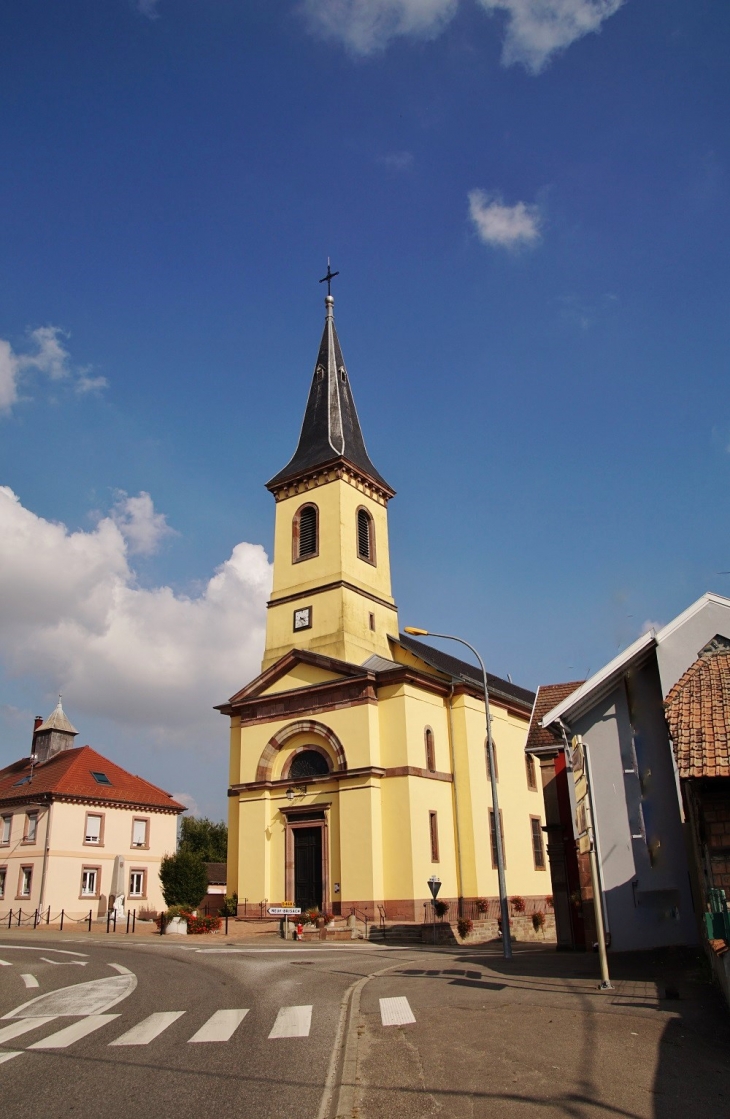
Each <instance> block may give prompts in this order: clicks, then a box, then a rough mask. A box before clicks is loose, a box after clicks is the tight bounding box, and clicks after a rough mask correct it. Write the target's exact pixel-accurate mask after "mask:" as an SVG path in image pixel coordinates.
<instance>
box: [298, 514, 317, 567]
mask: <svg viewBox="0 0 730 1119" xmlns="http://www.w3.org/2000/svg"><path fill="white" fill-rule="evenodd" d="M318 555H319V510H318V509H317V506H316V505H311V504H308V505H302V507H301V509H298V510H297V511H296V513H295V514H294V521H293V522H292V560H293V562H294V563H299V561H300V560H306V559H312V558H313V557H314V556H318Z"/></svg>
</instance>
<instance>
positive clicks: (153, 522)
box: [111, 490, 177, 556]
mask: <svg viewBox="0 0 730 1119" xmlns="http://www.w3.org/2000/svg"><path fill="white" fill-rule="evenodd" d="M111 518H112V520H113V521H114V524H115V525H116V526H117V528H118V529H119V531H120V532H121V534H122V536H123V537H124V539H125V541H126V544H127V551H128V553H129V554H130V555H140V556H151V555H153V554H154V553H155V552H156V551H158V550H159V547H160V545H161V543H162V541H163V540H164V539H165V538H166V537H168V536H176V535H177V533H176V531H175V529H174V528H171V527H170V525H169V524H168V523H167V518H166V516H165V514H164V513H156V512H155V506H154V503H153V501H152V498H151V497H150V495H149V494H148V493H146V492H145V491H144V490H142V492H141V493H140V494H138V496H137V497H128V496H127V494H126V493H125V492H124V490H118V491H117V501H116V503H115V505H114V508H113V509H112V511H111Z"/></svg>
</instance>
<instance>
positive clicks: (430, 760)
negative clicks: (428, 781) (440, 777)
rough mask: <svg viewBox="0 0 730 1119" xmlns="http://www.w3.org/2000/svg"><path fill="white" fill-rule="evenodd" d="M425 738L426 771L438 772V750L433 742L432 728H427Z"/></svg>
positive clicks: (424, 733)
mask: <svg viewBox="0 0 730 1119" xmlns="http://www.w3.org/2000/svg"><path fill="white" fill-rule="evenodd" d="M423 737H424V739H425V742H426V769H427V770H428V771H429V773H435V772H436V750H435V747H434V742H433V731H432V730H431V728H430V727H426V729H425V731H424V732H423Z"/></svg>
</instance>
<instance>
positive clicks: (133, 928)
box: [132, 909, 137, 932]
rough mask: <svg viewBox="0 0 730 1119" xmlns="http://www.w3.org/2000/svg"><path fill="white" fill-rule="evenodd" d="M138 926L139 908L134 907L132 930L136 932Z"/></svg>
mask: <svg viewBox="0 0 730 1119" xmlns="http://www.w3.org/2000/svg"><path fill="white" fill-rule="evenodd" d="M136 927H137V910H136V909H133V910H132V932H134V930H135V929H136Z"/></svg>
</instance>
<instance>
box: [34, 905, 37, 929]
mask: <svg viewBox="0 0 730 1119" xmlns="http://www.w3.org/2000/svg"><path fill="white" fill-rule="evenodd" d="M33 928H34V929H37V928H38V910H37V909H36V911H35V913H34V914H33Z"/></svg>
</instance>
